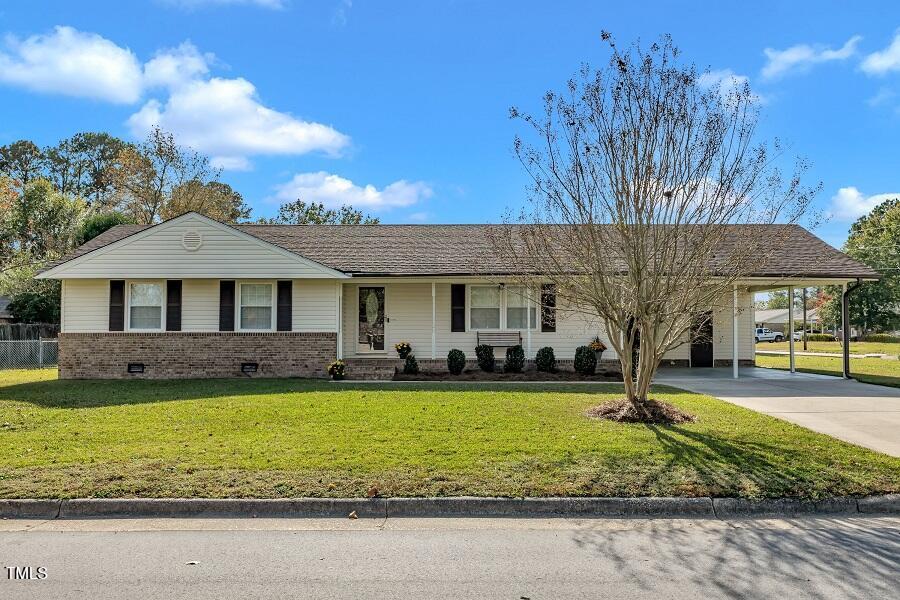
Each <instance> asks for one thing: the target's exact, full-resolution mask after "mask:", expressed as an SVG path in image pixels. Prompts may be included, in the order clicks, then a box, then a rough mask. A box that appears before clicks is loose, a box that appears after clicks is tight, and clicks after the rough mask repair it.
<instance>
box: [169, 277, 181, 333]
mask: <svg viewBox="0 0 900 600" xmlns="http://www.w3.org/2000/svg"><path fill="white" fill-rule="evenodd" d="M166 331H181V280H180V279H170V280H169V281H167V282H166Z"/></svg>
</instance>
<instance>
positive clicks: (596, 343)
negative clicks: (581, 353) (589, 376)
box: [588, 335, 606, 364]
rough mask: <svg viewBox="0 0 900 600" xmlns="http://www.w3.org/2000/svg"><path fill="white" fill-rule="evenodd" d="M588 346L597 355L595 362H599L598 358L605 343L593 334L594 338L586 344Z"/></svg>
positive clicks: (601, 354) (604, 347)
mask: <svg viewBox="0 0 900 600" xmlns="http://www.w3.org/2000/svg"><path fill="white" fill-rule="evenodd" d="M588 348H590V349H591V350H593V351H594V353H595V354H596V355H597V363H598V364H599V362H600V358H601V357H602V356H603V351H604V350H606V344H604V343H603V340H601V339H600V336H599V335H595V336H594V339H592V340H591V343H590V344H588Z"/></svg>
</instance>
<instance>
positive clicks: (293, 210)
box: [258, 199, 380, 225]
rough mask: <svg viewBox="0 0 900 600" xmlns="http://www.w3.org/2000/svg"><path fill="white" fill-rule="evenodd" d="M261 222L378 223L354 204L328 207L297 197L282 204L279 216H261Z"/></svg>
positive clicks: (375, 218) (290, 223) (296, 223)
mask: <svg viewBox="0 0 900 600" xmlns="http://www.w3.org/2000/svg"><path fill="white" fill-rule="evenodd" d="M258 222H259V223H264V224H268V225H378V223H380V221H379V219H378V218H377V217H373V216H371V215H367V214H363V212H362V211H360V210H356V209H355V208H353V207H352V206H348V205H344V206H342V207H340V208H339V209H337V210H334V209H327V208H325V205H324V204H322V203H321V202H319V203H316V202H311V203H309V204H307V203H306V202H304V201H303V200H300V199H297V200H294V201H293V202H288V203H286V204H282V205H281V206H280V207H279V209H278V216H277V217H274V218H272V219H266V218H261V219H259V220H258Z"/></svg>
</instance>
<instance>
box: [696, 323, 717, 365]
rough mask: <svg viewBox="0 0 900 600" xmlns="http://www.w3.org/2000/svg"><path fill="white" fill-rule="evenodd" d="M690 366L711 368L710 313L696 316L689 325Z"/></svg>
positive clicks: (711, 337) (711, 328)
mask: <svg viewBox="0 0 900 600" xmlns="http://www.w3.org/2000/svg"><path fill="white" fill-rule="evenodd" d="M691 366H692V367H711V366H713V322H712V312H704V313H700V314H698V315H697V316H695V317H694V322H693V323H692V324H691Z"/></svg>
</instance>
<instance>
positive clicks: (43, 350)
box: [0, 339, 59, 369]
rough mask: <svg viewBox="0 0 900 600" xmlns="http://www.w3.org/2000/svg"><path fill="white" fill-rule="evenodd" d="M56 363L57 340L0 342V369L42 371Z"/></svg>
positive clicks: (57, 361) (57, 355) (57, 353)
mask: <svg viewBox="0 0 900 600" xmlns="http://www.w3.org/2000/svg"><path fill="white" fill-rule="evenodd" d="M58 363H59V342H58V341H57V340H40V339H38V340H0V369H42V368H44V367H53V366H56V365H57V364H58Z"/></svg>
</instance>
